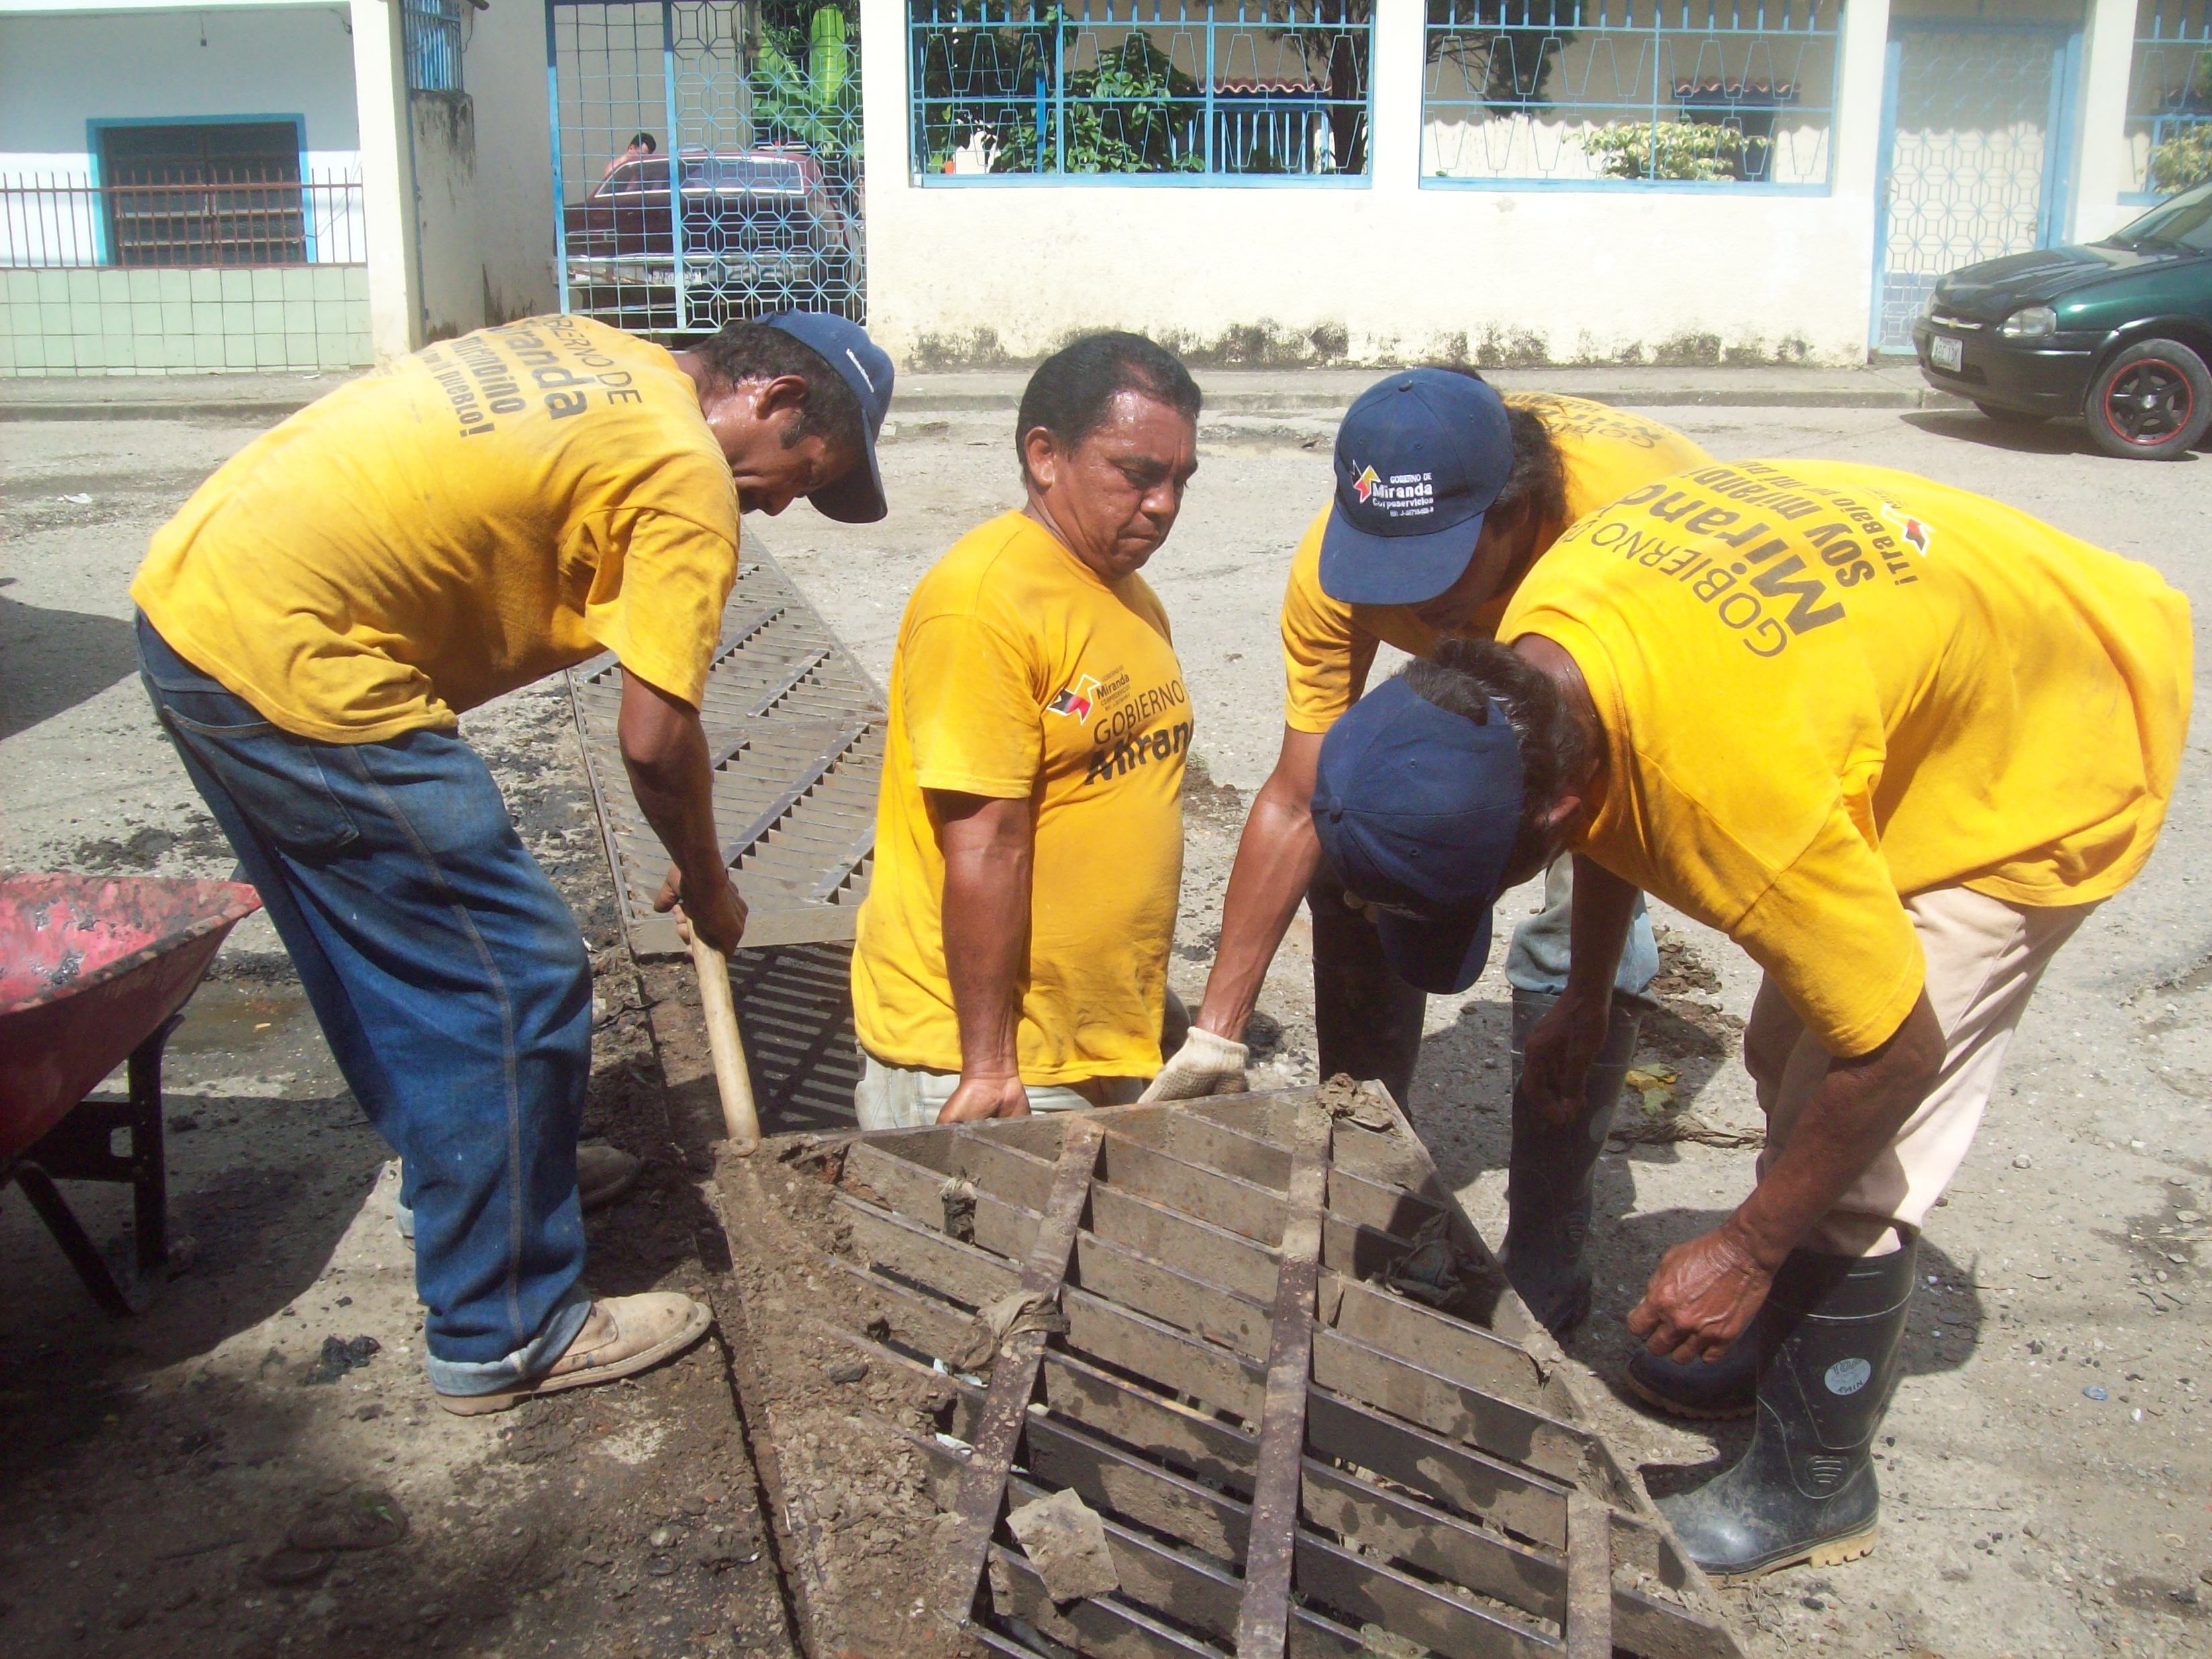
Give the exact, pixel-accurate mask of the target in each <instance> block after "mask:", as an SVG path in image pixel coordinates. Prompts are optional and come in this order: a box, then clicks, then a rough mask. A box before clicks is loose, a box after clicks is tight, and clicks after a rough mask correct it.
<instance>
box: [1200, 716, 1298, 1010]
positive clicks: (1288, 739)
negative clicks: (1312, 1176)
mask: <svg viewBox="0 0 2212 1659" xmlns="http://www.w3.org/2000/svg"><path fill="white" fill-rule="evenodd" d="M1321 745H1322V735H1321V733H1320V732H1300V731H1298V730H1297V729H1295V728H1294V727H1291V726H1285V727H1284V728H1283V747H1282V750H1281V752H1280V753H1279V754H1278V755H1277V756H1276V757H1275V767H1274V770H1273V771H1272V772H1270V773H1268V774H1267V781H1266V782H1265V783H1263V784H1261V786H1260V793H1258V794H1256V795H1255V796H1254V797H1253V798H1252V812H1251V816H1250V817H1247V818H1246V819H1245V820H1244V833H1243V836H1240V837H1239V838H1238V839H1237V860H1236V862H1235V863H1233V864H1231V866H1230V867H1229V890H1228V891H1227V892H1226V893H1225V894H1224V895H1223V896H1222V900H1221V942H1220V943H1219V944H1218V945H1216V946H1215V947H1214V952H1213V968H1212V971H1211V972H1209V973H1208V974H1207V975H1206V996H1205V999H1204V1000H1203V1001H1201V1002H1200V1005H1199V1010H1198V1018H1197V1019H1196V1020H1194V1022H1193V1024H1196V1025H1198V1026H1199V1027H1200V1029H1202V1030H1208V1031H1211V1032H1212V1033H1213V1034H1214V1035H1215V1036H1221V1037H1226V1038H1228V1039H1229V1041H1230V1042H1243V1040H1244V1026H1245V1024H1246V1022H1248V1021H1249V1020H1250V1018H1252V1009H1253V1006H1254V1005H1255V1004H1256V1003H1257V1002H1258V1001H1259V1000H1260V987H1261V985H1263V984H1264V983H1266V981H1267V964H1268V963H1272V962H1273V961H1274V959H1275V952H1276V951H1277V950H1278V949H1279V948H1280V947H1281V945H1282V943H1283V935H1284V933H1286V932H1287V931H1288V930H1289V928H1290V925H1291V917H1292V916H1294V915H1297V910H1298V901H1299V900H1300V899H1302V898H1304V896H1305V892H1306V888H1307V886H1308V884H1310V883H1311V882H1312V880H1313V876H1314V871H1315V870H1316V868H1318V867H1319V866H1320V864H1321V837H1320V836H1317V835H1316V834H1315V833H1314V827H1313V792H1314V775H1315V773H1316V771H1317V770H1318V769H1320V765H1321Z"/></svg>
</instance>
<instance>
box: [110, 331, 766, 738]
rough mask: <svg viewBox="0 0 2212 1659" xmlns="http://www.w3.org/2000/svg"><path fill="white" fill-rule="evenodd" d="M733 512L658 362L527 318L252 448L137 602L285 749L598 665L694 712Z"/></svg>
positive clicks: (407, 360)
mask: <svg viewBox="0 0 2212 1659" xmlns="http://www.w3.org/2000/svg"><path fill="white" fill-rule="evenodd" d="M737 573H738V496H737V488H736V486H735V484H734V483H732V481H731V478H730V469H729V465H728V463H727V462H726V460H725V459H723V456H722V453H721V451H720V447H718V446H717V444H716V442H715V440H714V434H713V433H712V432H710V431H709V430H708V427H707V422H706V421H705V419H704V418H703V417H702V416H701V414H700V412H699V398H698V394H697V392H696V390H695V389H694V388H693V386H692V383H691V381H690V378H689V377H688V376H687V375H685V374H684V371H683V370H682V369H680V368H678V367H677V365H676V361H675V359H674V358H673V357H671V356H670V355H669V354H668V353H667V352H665V351H664V350H662V349H660V348H659V346H656V345H649V344H647V343H645V342H644V341H642V340H637V339H633V338H632V337H630V336H629V335H627V334H624V333H623V332H622V331H620V330H618V329H613V328H609V327H607V326H606V325H604V324H601V323H596V322H592V321H590V320H588V319H584V318H579V317H536V318H532V319H530V320H528V321H527V322H520V323H513V324H510V325H507V326H506V327H504V328H488V329H484V330H482V331H479V332H477V333H475V334H470V335H465V336H463V337H461V338H459V339H457V340H447V341H445V342H442V343H440V344H437V345H434V346H431V347H429V348H428V349H426V350H422V351H418V352H416V354H415V355H414V356H410V357H403V358H401V359H400V360H399V361H398V362H395V363H393V364H392V365H391V367H390V368H386V369H384V370H381V371H380V372H379V373H376V374H369V375H366V376H364V377H363V378H362V379H361V380H356V381H353V382H351V383H350V384H349V385H347V386H343V387H341V388H340V389H339V390H337V391H336V392H332V393H331V394H330V396H328V397H326V398H323V399H321V400H320V401H319V402H318V403H315V404H311V405H310V406H309V407H307V408H306V409H303V410H301V411H300V412H299V413H298V414H296V415H295V416H292V417H291V419H289V420H288V421H286V422H283V424H282V425H281V426H278V427H276V428H273V429H271V430H270V431H269V432H266V433H264V434H263V435H261V436H260V437H258V438H257V439H255V440H254V441H253V442H252V443H250V444H248V445H247V446H246V447H245V448H244V449H242V450H240V452H239V453H237V454H236V455H234V456H233V457H232V458H231V459H229V460H228V461H227V462H225V463H224V464H223V465H222V467H221V468H220V469H219V470H218V471H216V474H215V476H214V477H210V479H209V480H208V481H207V482H206V483H204V484H202V485H201V486H200V487H199V489H198V490H197V491H196V492H195V493H194V494H193V495H192V498H191V500H190V501H187V502H185V506H184V508H183V510H182V511H180V512H179V513H178V514H177V516H176V517H175V518H173V519H172V520H169V522H168V523H167V524H166V525H164V526H162V527H161V529H160V530H159V531H157V532H155V536H154V541H153V545H152V547H151V549H150V550H149V552H148V553H147V556H146V561H145V562H144V563H143V564H142V565H141V566H140V567H139V569H138V576H137V580H136V581H134V582H133V583H132V584H131V598H132V599H135V600H137V603H138V605H139V608H140V609H141V610H143V611H145V613H146V615H147V616H148V617H150V618H151V619H152V621H153V623H154V626H155V628H156V629H159V630H160V631H161V637H162V638H164V639H166V640H167V641H168V642H169V643H170V644H171V645H172V646H173V647H175V648H176V650H177V652H178V653H179V655H181V656H183V657H184V658H185V659H186V660H188V661H190V662H191V663H192V664H194V665H196V666H197V667H198V668H199V669H200V670H201V671H204V672H205V673H207V674H209V675H210V676H212V677H213V678H215V679H216V680H217V681H219V682H220V683H221V684H223V685H224V686H225V687H227V688H228V690H231V691H233V692H234V693H235V694H236V695H238V696H240V697H243V698H244V699H245V700H246V702H250V703H252V705H253V706H254V707H255V708H258V709H259V710H260V711H261V713H262V714H264V715H265V716H266V717H267V718H269V719H270V720H273V721H275V722H276V724H277V725H278V726H282V727H283V728H284V730H286V731H288V732H295V733H296V734H298V735H299V736H301V737H303V738H320V739H323V740H325V741H327V742H331V743H374V742H380V741H382V740H384V739H386V738H394V737H397V736H398V735H399V734H400V733H401V732H408V731H412V730H414V729H416V728H417V727H421V726H439V727H447V728H450V727H451V726H453V725H454V723H455V717H456V716H457V715H458V714H459V713H460V711H462V710H463V709H465V708H474V707H475V706H476V705H477V704H478V703H481V702H488V701H489V700H490V699H491V698H493V697H495V696H499V695H500V694H501V693H502V692H505V691H511V690H513V689H514V688H515V687H517V686H519V685H526V684H529V683H530V682H531V681H532V680H535V679H538V678H540V677H542V676H544V675H545V674H549V673H550V672H552V671H554V670H555V669H557V668H565V667H567V666H568V665H571V664H573V663H578V662H581V661H583V660H584V659H586V658H587V657H591V656H592V655H594V654H596V653H599V651H602V650H610V651H612V652H614V653H616V655H617V656H618V657H619V658H621V659H622V662H623V666H624V667H625V668H628V669H630V670H632V671H635V673H636V674H638V675H639V676H640V677H641V678H643V679H645V680H647V681H648V682H650V683H651V684H653V685H655V686H658V687H659V689H660V690H664V691H667V692H670V693H671V694H673V695H674V696H679V697H682V698H684V699H685V700H686V701H687V702H691V703H693V704H696V703H697V702H698V701H699V696H700V693H701V692H702V690H704V688H705V684H706V676H707V665H708V661H709V660H710V659H711V658H712V656H713V653H714V641H715V639H716V636H717V635H718V634H719V632H720V627H721V616H722V606H723V605H724V604H725V602H726V600H727V599H728V598H729V593H730V588H731V586H732V584H733V583H734V582H735V581H736V580H737Z"/></svg>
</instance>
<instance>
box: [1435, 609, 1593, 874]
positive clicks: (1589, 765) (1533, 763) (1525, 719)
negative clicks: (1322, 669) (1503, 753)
mask: <svg viewBox="0 0 2212 1659" xmlns="http://www.w3.org/2000/svg"><path fill="white" fill-rule="evenodd" d="M1399 674H1400V676H1401V678H1403V679H1404V680H1405V682H1406V684H1407V685H1408V686H1410V687H1412V688H1413V693H1414V695H1415V696H1419V697H1421V698H1424V699H1425V700H1426V701H1427V702H1432V703H1434V704H1435V705H1436V706H1437V708H1441V709H1443V710H1444V711H1445V712H1446V713H1447V714H1460V715H1463V716H1465V717H1466V718H1467V719H1468V720H1473V721H1474V723H1475V724H1476V725H1478V726H1486V725H1488V724H1489V723H1490V704H1491V703H1492V701H1495V702H1497V704H1498V707H1499V708H1503V709H1504V711H1505V718H1506V719H1507V720H1509V721H1510V722H1511V724H1512V726H1513V733H1514V735H1515V736H1516V737H1517V738H1520V740H1521V828H1520V830H1519V833H1518V834H1516V836H1514V838H1513V856H1512V857H1511V858H1510V859H1509V860H1506V868H1508V869H1516V868H1518V867H1521V866H1523V865H1524V864H1526V863H1527V862H1528V860H1532V859H1534V858H1535V857H1536V856H1537V855H1538V854H1541V852H1542V851H1543V847H1544V841H1545V838H1546V837H1547V836H1548V835H1549V834H1550V833H1551V832H1550V830H1549V829H1548V827H1547V823H1546V820H1547V818H1548V817H1550V816H1551V811H1552V808H1553V806H1554V805H1557V803H1558V801H1559V797H1560V795H1561V794H1562V793H1565V791H1566V789H1567V788H1568V787H1570V786H1571V785H1573V784H1577V783H1579V782H1581V781H1583V779H1584V778H1586V777H1588V776H1589V774H1590V772H1591V770H1592V769H1593V767H1594V766H1595V762H1596V757H1595V755H1594V754H1593V753H1592V752H1591V750H1590V745H1589V739H1588V738H1587V737H1586V736H1585V735H1584V734H1583V728H1582V726H1580V725H1579V724H1578V723H1577V721H1576V720H1575V718H1574V716H1573V714H1571V713H1570V712H1569V711H1568V708H1567V702H1566V699H1565V697H1562V696H1560V695H1559V686H1558V684H1555V683H1554V682H1553V678H1552V677H1551V676H1550V675H1549V674H1547V673H1546V672H1545V671H1543V670H1542V669H1541V668H1539V667H1537V666H1536V665H1535V664H1534V663H1532V662H1530V661H1529V660H1528V659H1527V658H1526V657H1524V656H1522V655H1521V653H1518V652H1517V651H1515V650H1513V649H1512V648H1511V647H1510V646H1504V645H1500V644H1499V643H1498V641H1496V640H1445V641H1442V642H1440V643H1439V644H1438V645H1437V648H1436V653H1435V654H1434V655H1433V656H1431V657H1426V658H1420V657H1417V658H1415V659H1413V661H1412V662H1409V663H1407V665H1405V666H1404V667H1403V668H1401V669H1400V670H1399Z"/></svg>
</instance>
